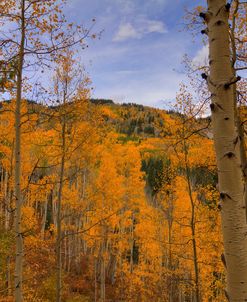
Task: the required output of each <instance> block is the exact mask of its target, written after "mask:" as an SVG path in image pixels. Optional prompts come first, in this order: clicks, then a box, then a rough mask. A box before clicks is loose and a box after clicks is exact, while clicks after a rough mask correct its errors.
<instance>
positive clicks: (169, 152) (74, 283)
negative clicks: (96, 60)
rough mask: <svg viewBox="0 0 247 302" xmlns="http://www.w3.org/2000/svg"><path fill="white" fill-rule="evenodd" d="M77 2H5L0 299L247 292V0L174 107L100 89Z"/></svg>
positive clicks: (224, 10)
mask: <svg viewBox="0 0 247 302" xmlns="http://www.w3.org/2000/svg"><path fill="white" fill-rule="evenodd" d="M67 4H68V2H66V1H65V0H61V1H60V0H49V1H43V0H18V1H15V0H1V1H0V26H1V31H0V301H1V302H12V301H15V302H23V301H25V302H49V301H51V302H79V301H80V302H93V301H94V302H149V301H154V302H222V301H230V302H244V301H247V290H246V284H247V237H246V234H247V223H246V221H247V219H246V217H247V211H246V207H247V194H246V192H247V159H246V146H245V137H246V126H245V123H246V120H247V111H246V87H247V82H246V79H245V76H246V73H245V70H246V69H247V65H246V64H247V58H246V42H247V40H246V10H247V4H246V1H239V0H233V1H231V3H227V2H226V1H224V0H208V1H207V5H206V6H205V8H204V7H202V6H198V7H195V9H194V10H193V11H190V12H187V14H186V17H185V20H186V22H187V27H188V28H189V29H191V30H194V31H195V30H196V32H197V33H198V32H199V33H200V30H201V34H203V35H206V40H205V41H204V42H205V43H208V44H207V45H208V48H209V62H208V64H207V65H206V66H199V67H197V68H196V69H195V70H193V71H192V62H191V61H190V59H189V58H188V57H186V58H185V62H184V64H185V69H186V71H187V73H188V79H189V82H190V83H187V84H184V83H181V85H180V87H179V88H178V91H177V93H175V95H176V96H175V95H174V100H173V102H172V107H171V109H170V110H163V109H157V108H152V107H151V106H150V107H149V106H145V105H142V104H136V103H134V102H130V103H128V102H125V103H117V102H116V101H114V100H112V99H111V98H103V97H102V98H93V96H92V82H91V79H90V78H89V76H88V74H87V73H86V71H85V68H84V67H83V66H82V65H81V62H80V60H81V59H79V58H81V57H80V55H79V54H80V51H83V50H84V49H86V48H87V47H88V41H89V40H96V39H98V38H99V40H100V39H101V33H95V32H94V31H93V29H94V24H95V22H96V20H95V19H94V18H93V19H92V25H91V26H88V29H87V28H84V27H82V26H79V25H78V24H76V23H73V22H70V21H68V20H67V18H66V17H65V14H64V9H65V7H66V5H67ZM149 25H150V24H149ZM151 25H152V26H151V27H152V30H154V28H156V29H157V25H160V24H157V23H151ZM128 29H129V30H130V25H129V27H128ZM152 30H151V32H149V33H152ZM162 30H163V29H160V31H162ZM131 34H132V36H133V35H134V32H133V31H132V33H131ZM137 37H138V39H140V38H141V37H140V36H138V35H137ZM99 43H100V42H99ZM239 72H240V73H241V77H240V76H239V75H238V73H239ZM37 75H38V76H37ZM198 75H199V76H200V77H198ZM35 76H36V77H37V78H38V79H36V78H35ZM34 78H35V79H36V80H35V81H34ZM167 108H168V106H167Z"/></svg>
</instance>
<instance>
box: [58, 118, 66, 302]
mask: <svg viewBox="0 0 247 302" xmlns="http://www.w3.org/2000/svg"><path fill="white" fill-rule="evenodd" d="M65 131H66V121H65V117H64V116H63V122H62V159H61V168H60V177H59V190H58V200H57V238H56V270H57V274H56V302H61V292H62V257H61V243H62V242H61V241H62V221H61V207H62V192H63V181H64V164H65V144H66V142H65Z"/></svg>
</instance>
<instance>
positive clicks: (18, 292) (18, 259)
mask: <svg viewBox="0 0 247 302" xmlns="http://www.w3.org/2000/svg"><path fill="white" fill-rule="evenodd" d="M20 22H21V42H20V49H19V56H18V70H17V93H16V107H15V168H14V169H15V236H16V255H15V275H14V279H15V301H16V302H21V301H23V297H22V271H23V236H22V231H21V211H22V197H21V98H22V71H23V62H24V43H25V0H22V1H21V18H20Z"/></svg>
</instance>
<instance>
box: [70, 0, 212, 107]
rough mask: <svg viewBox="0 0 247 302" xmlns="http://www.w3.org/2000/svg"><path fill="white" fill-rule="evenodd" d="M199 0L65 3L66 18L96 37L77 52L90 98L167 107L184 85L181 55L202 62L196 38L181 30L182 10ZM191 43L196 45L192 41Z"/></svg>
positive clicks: (201, 46)
mask: <svg viewBox="0 0 247 302" xmlns="http://www.w3.org/2000/svg"><path fill="white" fill-rule="evenodd" d="M204 2H205V1H203V0H196V1H195V0H173V1H170V0H68V3H67V5H66V14H67V15H68V17H69V19H72V20H74V21H76V22H77V23H79V24H83V25H84V26H85V27H86V26H90V25H91V23H92V22H91V20H92V19H94V18H95V20H96V22H95V26H94V28H93V31H94V32H96V33H99V32H101V31H102V34H101V35H100V39H95V40H89V41H88V44H89V47H88V48H87V49H86V50H83V51H82V52H81V54H80V58H81V62H82V64H84V66H85V68H86V70H87V72H88V73H89V76H90V78H91V80H92V86H93V88H94V89H93V92H92V97H94V98H107V99H112V100H114V101H115V102H134V103H138V104H144V105H148V106H154V107H160V108H162V107H167V106H168V104H169V103H170V102H172V101H173V100H174V99H175V97H176V93H177V92H178V89H179V84H180V83H181V82H182V81H186V74H185V73H184V67H183V65H182V60H183V56H184V55H185V54H187V55H189V57H190V58H191V59H192V60H193V62H195V63H199V62H201V61H205V59H206V57H207V54H208V48H207V46H205V45H204V44H203V42H202V41H201V35H200V33H198V38H196V39H193V36H192V34H191V33H189V32H187V31H186V30H184V19H183V17H184V15H185V8H187V9H191V8H193V7H195V6H197V5H205V3H204ZM193 40H195V41H193Z"/></svg>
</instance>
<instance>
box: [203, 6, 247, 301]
mask: <svg viewBox="0 0 247 302" xmlns="http://www.w3.org/2000/svg"><path fill="white" fill-rule="evenodd" d="M228 14H229V13H228V9H227V6H226V1H225V0H217V1H216V0H208V11H207V13H206V15H205V16H203V17H205V21H206V23H207V25H208V35H209V57H210V58H209V60H210V76H209V78H208V80H207V81H208V85H209V90H210V92H211V96H212V100H211V101H212V104H211V110H212V125H213V133H214V142H215V150H216V158H217V167H218V176H219V190H220V198H221V203H220V207H221V217H222V231H223V241H224V249H225V255H224V258H225V261H224V262H226V275H227V288H226V297H227V299H228V300H229V301H231V302H242V301H247V289H246V288H247V236H246V234H247V225H246V217H245V211H246V210H245V200H244V188H245V186H244V181H243V173H242V168H241V164H240V163H241V154H240V137H239V135H238V133H237V131H236V127H235V125H236V120H235V104H236V99H235V94H234V88H233V83H234V82H235V81H236V78H235V76H234V72H233V69H232V63H231V53H230V39H229V24H228Z"/></svg>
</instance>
